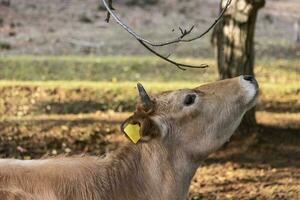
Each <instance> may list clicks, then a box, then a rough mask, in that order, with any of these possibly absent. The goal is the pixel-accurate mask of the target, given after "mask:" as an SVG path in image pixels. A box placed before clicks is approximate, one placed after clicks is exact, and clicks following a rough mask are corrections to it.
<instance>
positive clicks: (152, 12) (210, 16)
mask: <svg viewBox="0 0 300 200" xmlns="http://www.w3.org/2000/svg"><path fill="white" fill-rule="evenodd" d="M10 1H11V5H10V6H9V7H7V6H5V5H1V4H0V51H2V52H1V53H3V54H5V55H20V54H22V55H24V54H25V55H28V54H30V55H32V54H35V55H45V54H46V55H74V54H76V55H78V54H80V55H82V54H95V55H145V54H147V53H148V52H147V51H146V50H144V48H142V47H141V46H140V45H139V44H138V43H137V42H136V41H134V40H133V39H132V38H131V37H130V36H129V35H128V34H127V33H126V32H125V31H124V30H122V29H121V28H120V27H118V26H117V25H116V23H114V22H112V23H110V24H106V23H105V22H104V19H105V17H106V12H105V10H103V9H99V7H98V5H99V0H85V1H82V0H65V1H62V0H51V1H49V0H30V1H24V0H10ZM126 1H127V2H128V0H120V1H118V0H116V1H114V2H115V8H116V9H117V10H118V12H119V13H120V15H121V16H122V18H124V19H125V21H126V22H128V24H129V25H130V26H132V27H133V28H134V29H135V30H136V31H137V32H139V33H141V34H142V35H143V36H144V37H146V38H148V39H151V40H156V41H162V40H167V39H168V38H170V37H172V38H174V37H178V36H179V30H178V27H179V26H180V27H184V28H188V27H190V26H191V25H196V27H195V30H194V33H195V35H196V34H198V33H200V32H202V31H204V29H206V28H207V27H208V26H209V25H210V24H211V23H212V22H213V21H214V19H215V18H216V16H217V14H218V10H219V9H218V5H219V0H195V1H180V0H159V1H158V2H159V3H158V4H156V5H153V6H149V5H143V6H129V5H127V4H125V3H124V2H126ZM65 2H67V5H66V4H65ZM299 9H300V2H299V0H284V1H278V0H268V1H266V6H265V8H264V9H262V10H261V11H260V12H259V16H258V20H257V30H256V47H257V48H256V49H257V52H256V54H257V56H259V57H260V58H261V57H262V56H269V57H275V56H277V57H282V58H287V57H289V58H295V57H298V56H299V55H300V48H299V46H298V47H297V46H296V45H295V43H294V39H293V38H294V33H293V25H294V23H295V22H296V21H297V20H299V18H300V17H299V13H298V11H299ZM172 29H174V30H175V31H173V32H172ZM160 51H161V52H163V53H165V54H166V55H168V54H169V53H170V52H172V53H174V55H177V56H178V55H181V56H182V55H185V56H189V57H192V56H194V57H213V48H211V45H210V36H209V35H208V36H207V37H204V38H203V39H201V40H199V41H195V42H192V43H189V44H181V45H179V46H174V45H171V46H170V47H169V48H160Z"/></svg>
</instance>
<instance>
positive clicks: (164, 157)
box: [106, 141, 197, 200]
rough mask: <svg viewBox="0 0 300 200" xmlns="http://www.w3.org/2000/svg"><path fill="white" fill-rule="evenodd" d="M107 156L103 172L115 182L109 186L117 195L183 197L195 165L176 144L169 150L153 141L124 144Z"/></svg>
mask: <svg viewBox="0 0 300 200" xmlns="http://www.w3.org/2000/svg"><path fill="white" fill-rule="evenodd" d="M110 159H111V160H110V162H109V163H110V164H109V165H110V167H109V168H108V173H106V174H108V177H107V178H108V179H110V181H111V182H115V184H113V185H114V188H109V190H111V192H112V194H114V195H116V196H118V197H119V198H118V199H120V197H121V196H122V197H124V199H175V200H177V199H178V200H182V199H186V195H187V193H188V189H189V185H190V181H191V179H192V177H193V175H194V174H195V171H196V169H197V166H196V165H193V164H191V162H190V161H189V160H188V158H187V157H186V156H185V155H183V154H180V153H179V152H177V150H176V148H175V149H174V151H172V154H171V153H168V151H167V150H166V148H165V147H163V145H161V144H159V143H158V142H155V141H153V142H148V143H139V144H138V145H133V144H128V145H126V146H124V147H122V148H120V150H118V151H117V152H116V153H115V154H114V155H113V156H111V157H110ZM111 179H116V180H111Z"/></svg>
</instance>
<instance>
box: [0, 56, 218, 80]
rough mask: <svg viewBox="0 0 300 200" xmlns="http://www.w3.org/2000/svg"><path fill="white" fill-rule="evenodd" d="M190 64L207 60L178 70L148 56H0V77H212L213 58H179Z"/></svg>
mask: <svg viewBox="0 0 300 200" xmlns="http://www.w3.org/2000/svg"><path fill="white" fill-rule="evenodd" d="M181 61H183V62H186V63H190V64H201V63H206V64H209V65H210V66H212V67H210V68H208V69H205V70H187V71H180V70H178V69H177V68H176V67H174V66H172V65H168V64H166V63H165V62H163V61H161V60H159V59H155V58H152V57H100V58H98V57H74V56H70V57H33V56H17V57H16V56H9V57H2V58H1V59H0V79H6V80H21V81H50V80H74V81H87V80H88V81H112V80H114V81H138V80H144V81H147V80H148V81H152V80H153V79H155V80H156V81H165V82H170V81H188V80H191V78H192V80H193V81H201V80H203V78H205V79H209V80H212V79H214V78H215V75H214V76H211V75H212V74H214V73H213V72H212V71H214V69H215V68H214V67H213V61H212V60H205V59H181Z"/></svg>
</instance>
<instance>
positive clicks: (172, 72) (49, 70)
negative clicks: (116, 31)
mask: <svg viewBox="0 0 300 200" xmlns="http://www.w3.org/2000/svg"><path fill="white" fill-rule="evenodd" d="M181 61H183V62H185V63H190V64H200V63H207V64H209V66H210V67H209V68H207V69H194V70H193V69H191V70H186V71H181V70H179V69H177V68H176V67H175V66H172V65H169V64H166V63H165V62H163V61H161V60H159V59H156V58H153V57H88V56H86V57H75V56H69V57H51V56H44V57H40V56H36V57H35V56H7V57H2V58H0V87H8V86H30V87H31V86H39V87H43V88H65V89H67V90H71V89H76V88H90V89H95V90H97V93H98V94H99V95H100V96H105V95H111V96H113V94H114V95H116V96H117V97H118V98H120V99H121V100H122V101H128V100H132V99H133V97H135V95H136V91H135V90H136V89H135V85H136V82H142V83H143V84H144V85H145V87H146V88H147V90H149V91H150V92H153V93H157V92H160V91H164V90H172V89H177V88H192V87H195V86H197V85H199V84H202V83H205V82H210V81H214V80H216V79H217V69H216V66H215V65H214V61H213V60H209V59H189V58H187V59H182V60H181ZM256 63H257V64H256V66H255V73H256V77H257V79H258V81H259V83H260V87H261V89H262V91H263V92H262V95H264V96H268V97H270V98H273V97H276V96H278V95H280V96H284V95H285V96H289V95H290V96H291V95H292V98H293V99H296V96H297V94H298V91H299V90H300V85H299V82H300V66H299V63H300V59H299V60H284V59H273V60H259V61H257V62H256ZM270 98H269V99H270Z"/></svg>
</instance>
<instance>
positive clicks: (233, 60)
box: [212, 0, 265, 133]
mask: <svg viewBox="0 0 300 200" xmlns="http://www.w3.org/2000/svg"><path fill="white" fill-rule="evenodd" d="M226 2H227V0H222V1H221V5H220V9H221V10H222V9H223V7H224V6H225V5H226ZM264 5H265V0H232V2H231V5H230V6H229V8H228V9H227V11H226V13H225V14H224V17H223V19H222V21H221V22H220V23H219V24H218V26H217V27H216V28H215V30H214V33H213V40H212V42H213V44H214V45H215V47H216V54H217V65H218V70H219V78H220V79H226V78H232V77H235V76H239V75H246V74H247V75H254V71H253V68H254V60H255V58H254V56H255V53H254V33H255V23H256V18H257V12H258V10H259V9H260V8H262V7H263V6H264ZM255 125H256V119H255V109H252V110H250V111H249V112H248V113H246V115H245V117H244V119H243V121H242V123H241V125H240V127H239V128H238V131H237V132H238V133H250V132H252V128H253V127H255Z"/></svg>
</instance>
